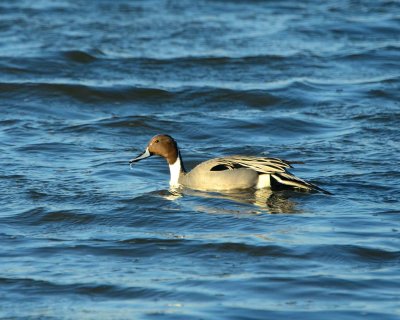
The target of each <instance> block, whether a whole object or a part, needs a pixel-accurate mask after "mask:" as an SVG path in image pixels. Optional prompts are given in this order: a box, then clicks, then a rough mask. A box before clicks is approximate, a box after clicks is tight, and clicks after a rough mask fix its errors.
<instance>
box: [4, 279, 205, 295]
mask: <svg viewBox="0 0 400 320" xmlns="http://www.w3.org/2000/svg"><path fill="white" fill-rule="evenodd" d="M0 283H1V284H2V286H4V287H5V288H7V290H10V292H11V293H14V292H15V291H16V292H24V294H34V295H40V296H43V295H61V296H65V295H82V296H89V297H91V298H93V299H118V300H120V299H123V300H125V299H129V300H130V299H168V298H175V299H180V300H182V299H183V300H186V299H187V297H188V294H189V292H185V291H181V292H180V291H177V290H174V291H168V290H161V289H157V288H149V287H127V286H125V287H122V286H115V285H109V284H90V283H88V284H80V283H74V284H61V283H55V282H50V281H44V280H35V279H29V278H25V279H10V278H0ZM190 295H193V296H195V297H196V299H199V300H209V299H210V297H208V295H206V294H204V293H196V292H190Z"/></svg>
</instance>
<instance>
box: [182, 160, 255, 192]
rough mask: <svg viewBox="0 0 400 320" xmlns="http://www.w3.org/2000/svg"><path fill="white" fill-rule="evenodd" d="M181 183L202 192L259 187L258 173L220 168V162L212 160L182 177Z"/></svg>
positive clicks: (240, 169)
mask: <svg viewBox="0 0 400 320" xmlns="http://www.w3.org/2000/svg"><path fill="white" fill-rule="evenodd" d="M179 182H180V183H181V184H182V185H184V186H186V187H189V188H193V189H200V190H231V189H247V188H252V187H255V186H256V185H257V182H258V173H257V172H256V171H255V170H253V169H249V168H237V169H227V168H225V167H219V164H218V161H216V160H215V159H211V160H208V161H205V162H202V163H200V164H199V165H197V166H196V167H195V168H193V170H192V171H190V172H189V173H186V174H184V175H182V176H181V178H180V179H179Z"/></svg>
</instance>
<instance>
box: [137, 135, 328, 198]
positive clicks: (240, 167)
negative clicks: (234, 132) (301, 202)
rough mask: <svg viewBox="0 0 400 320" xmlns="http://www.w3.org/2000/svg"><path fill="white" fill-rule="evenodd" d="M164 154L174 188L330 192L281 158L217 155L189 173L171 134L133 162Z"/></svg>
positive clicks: (158, 138)
mask: <svg viewBox="0 0 400 320" xmlns="http://www.w3.org/2000/svg"><path fill="white" fill-rule="evenodd" d="M154 154H155V155H159V156H161V157H164V158H165V159H166V160H167V162H168V165H169V169H170V173H171V178H170V185H171V187H180V186H183V187H188V188H190V189H195V190H203V191H229V190H237V189H249V188H255V189H263V188H270V189H272V190H282V189H292V190H302V191H320V192H324V193H328V192H327V191H325V190H323V189H321V188H319V187H318V186H316V185H315V184H312V183H310V182H307V181H304V180H302V179H300V178H298V177H296V176H294V175H292V174H291V173H290V172H288V171H287V169H288V168H291V167H292V166H291V164H290V163H289V162H288V161H284V160H281V159H277V158H265V157H248V156H231V157H224V158H215V159H211V160H208V161H205V162H202V163H200V164H199V165H197V166H196V167H195V168H194V169H193V170H192V171H190V172H186V170H185V168H184V166H183V162H182V158H181V155H180V152H179V148H178V145H177V143H176V141H175V140H174V139H173V138H172V137H171V136H168V135H157V136H155V137H153V138H152V139H151V140H150V142H149V144H148V145H147V147H146V150H145V151H144V152H143V153H142V154H141V155H139V156H138V157H136V158H134V159H132V160H131V161H130V163H131V164H132V163H133V162H137V161H140V160H142V159H145V158H148V157H150V156H152V155H154Z"/></svg>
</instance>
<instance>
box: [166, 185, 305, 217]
mask: <svg viewBox="0 0 400 320" xmlns="http://www.w3.org/2000/svg"><path fill="white" fill-rule="evenodd" d="M184 195H190V196H198V197H203V198H211V199H222V200H227V201H234V202H237V203H242V204H245V205H246V204H250V205H255V206H257V207H258V209H254V207H250V208H248V209H249V210H246V209H245V208H246V207H237V206H235V207H232V208H229V205H228V207H226V206H225V205H224V204H227V203H226V202H225V201H224V202H223V203H221V202H219V203H218V204H216V205H215V207H213V205H212V202H207V204H202V205H200V207H199V206H197V207H196V208H197V209H199V210H200V211H204V212H208V213H230V214H232V213H233V214H237V213H239V214H241V213H251V214H254V213H256V214H257V213H301V212H302V211H301V210H300V209H298V208H296V203H295V202H294V201H292V200H290V199H289V197H290V194H285V193H284V192H273V191H272V190H270V189H259V190H254V189H249V190H246V191H243V190H236V192H229V191H225V192H204V191H198V190H192V189H187V188H183V189H182V188H179V189H174V188H171V189H170V190H169V195H168V196H167V197H165V198H166V199H168V200H176V199H178V198H180V197H182V196H184ZM221 204H223V205H221Z"/></svg>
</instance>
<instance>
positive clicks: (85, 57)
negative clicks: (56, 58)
mask: <svg viewBox="0 0 400 320" xmlns="http://www.w3.org/2000/svg"><path fill="white" fill-rule="evenodd" d="M63 55H64V57H65V58H67V59H68V60H70V61H72V62H78V63H90V62H93V61H96V57H95V56H94V55H91V54H90V53H87V52H85V51H79V50H72V51H65V52H63Z"/></svg>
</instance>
